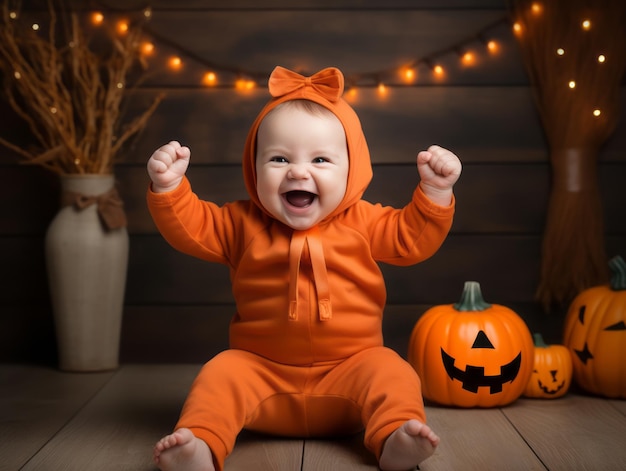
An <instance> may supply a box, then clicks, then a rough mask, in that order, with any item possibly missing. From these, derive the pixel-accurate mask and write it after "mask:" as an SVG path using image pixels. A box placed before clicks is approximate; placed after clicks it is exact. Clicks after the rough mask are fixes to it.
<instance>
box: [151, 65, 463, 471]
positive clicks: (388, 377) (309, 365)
mask: <svg viewBox="0 0 626 471" xmlns="http://www.w3.org/2000/svg"><path fill="white" fill-rule="evenodd" d="M269 89H270V93H271V94H272V96H273V97H274V98H273V99H272V100H271V101H270V102H269V103H268V104H267V105H266V106H265V107H264V108H263V110H262V111H261V112H260V114H259V116H258V117H257V119H256V120H255V121H254V123H253V125H252V128H251V129H250V132H249V134H248V138H247V141H246V147H245V150H244V154H243V173H244V179H245V183H246V188H247V190H248V193H249V196H250V200H249V201H237V202H233V203H227V204H225V205H224V206H222V207H218V206H217V205H215V204H214V203H211V202H206V201H201V200H199V199H198V198H197V196H196V195H195V194H194V193H192V191H191V186H190V184H189V181H188V180H187V179H184V180H183V182H182V183H181V184H180V185H179V187H178V188H176V189H175V190H173V191H171V192H168V193H158V194H157V193H153V192H152V191H148V205H149V208H150V211H151V213H152V216H153V218H154V221H155V223H156V224H157V226H158V228H159V230H160V231H161V233H162V234H163V236H164V237H165V238H166V239H167V241H168V242H169V243H170V244H171V245H172V246H174V247H175V248H177V249H178V250H180V251H182V252H185V253H187V254H190V255H193V256H195V257H198V258H201V259H204V260H208V261H211V262H218V263H223V264H226V265H227V266H228V267H229V268H230V278H231V282H232V287H233V294H234V297H235V301H236V305H237V306H236V307H237V312H236V314H235V315H234V317H233V319H232V322H231V326H230V347H231V349H230V350H227V351H225V352H222V353H221V354H219V355H217V356H216V357H215V358H213V359H212V360H210V361H209V362H208V363H207V364H206V365H205V366H204V368H203V369H202V371H201V372H200V374H199V375H198V377H197V378H196V381H195V382H194V384H193V386H192V389H191V391H190V394H189V396H188V398H187V401H186V402H185V406H184V408H183V411H182V413H181V418H180V420H179V422H178V424H177V428H180V427H187V428H190V429H191V430H192V432H193V433H194V435H195V436H196V437H199V438H201V439H203V440H204V441H206V443H207V444H208V445H209V447H210V448H211V451H212V453H213V456H214V462H215V465H216V467H217V469H219V470H221V469H222V468H223V463H224V459H225V457H226V456H227V455H228V453H230V451H231V450H232V448H233V446H234V443H235V439H236V437H237V434H238V433H239V432H240V430H241V429H242V428H248V429H252V430H257V431H262V432H268V433H275V434H280V435H287V436H319V435H333V434H335V435H336V434H343V433H354V432H356V431H358V430H360V429H362V427H363V426H364V425H365V445H366V446H367V447H368V448H369V449H370V450H371V451H372V452H373V453H374V454H375V455H376V457H377V458H379V457H380V454H381V452H382V447H383V445H384V441H385V439H386V438H387V437H388V436H389V435H390V434H391V432H393V431H394V430H395V429H396V428H398V427H399V426H400V425H402V424H403V423H404V422H406V421H407V420H409V419H413V418H415V419H418V420H420V421H422V422H425V415H424V408H423V402H422V396H421V388H420V382H419V378H418V377H417V375H416V374H415V372H414V370H413V369H412V368H411V367H410V366H409V365H408V364H407V363H406V362H405V361H404V360H402V359H401V358H400V357H399V356H398V355H397V354H396V353H395V352H393V351H391V350H389V349H387V348H385V347H383V338H382V315H383V308H384V305H385V299H386V292H385V285H384V280H383V278H382V274H381V272H380V269H379V267H378V264H377V263H378V262H386V263H391V264H395V265H410V264H415V263H417V262H420V261H422V260H424V259H426V258H428V257H430V256H431V255H432V254H433V253H435V252H436V251H437V249H438V248H439V247H440V245H441V243H442V242H443V240H444V239H445V237H446V235H447V233H448V231H449V229H450V226H451V224H452V216H453V212H454V202H453V203H452V204H451V205H450V206H449V207H441V206H437V205H435V204H434V203H432V202H430V200H428V198H427V197H426V196H425V195H424V194H423V193H422V191H421V189H420V188H419V187H417V188H416V189H415V191H414V193H413V198H412V201H411V202H410V203H409V204H408V205H407V206H405V207H404V208H402V209H394V208H390V207H383V206H381V205H378V204H377V205H373V204H370V203H368V202H366V201H364V200H362V199H361V197H362V195H363V193H364V191H365V189H366V188H367V186H368V184H369V182H370V180H371V177H372V168H371V162H370V156H369V151H368V148H367V144H366V141H365V136H364V135H363V131H362V129H361V125H360V122H359V119H358V117H357V115H356V113H355V112H354V110H352V108H351V107H350V106H349V105H348V104H347V103H346V102H345V101H344V100H343V99H342V98H341V95H342V93H343V75H342V74H341V72H340V71H339V70H338V69H335V68H328V69H324V70H322V71H321V72H318V73H317V74H315V75H313V76H312V77H302V76H301V75H299V74H296V73H295V72H291V71H289V70H287V69H283V68H281V67H277V68H276V69H275V70H274V72H273V73H272V75H271V77H270V80H269ZM299 99H301V100H309V101H313V102H315V103H318V104H320V105H322V106H324V107H326V108H328V109H329V110H330V111H332V112H333V113H334V114H335V115H336V116H337V117H338V118H339V120H340V121H341V123H342V125H343V128H344V130H345V133H346V142H347V147H348V155H349V160H350V169H349V173H348V181H347V189H346V193H345V196H344V198H343V201H342V202H341V203H340V205H339V206H338V207H337V208H336V209H335V211H333V212H332V213H331V214H330V215H329V216H328V217H326V218H325V219H324V220H323V221H321V222H320V223H319V224H318V225H316V226H314V227H312V228H310V229H308V230H304V231H297V230H294V229H292V228H290V227H287V226H285V225H284V224H282V223H281V222H279V221H277V220H275V219H273V218H272V217H271V216H270V215H269V213H268V212H267V211H266V210H265V209H264V208H263V206H262V205H261V203H260V201H259V198H258V195H257V191H256V166H255V147H256V136H257V130H258V128H259V125H260V123H261V121H262V119H263V118H264V117H265V116H266V115H267V113H268V112H269V111H271V110H272V109H274V108H275V107H276V106H277V105H279V104H280V103H283V102H285V101H288V100H299Z"/></svg>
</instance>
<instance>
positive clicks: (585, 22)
mask: <svg viewBox="0 0 626 471" xmlns="http://www.w3.org/2000/svg"><path fill="white" fill-rule="evenodd" d="M581 26H582V27H583V29H584V30H585V31H589V29H591V21H589V20H583V22H582V23H581Z"/></svg>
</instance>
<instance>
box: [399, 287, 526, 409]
mask: <svg viewBox="0 0 626 471" xmlns="http://www.w3.org/2000/svg"><path fill="white" fill-rule="evenodd" d="M533 349H534V347H533V340H532V337H531V335H530V331H529V330H528V327H527V326H526V324H525V323H524V321H523V320H522V318H521V317H519V316H518V315H517V314H516V313H515V312H514V311H512V310H511V309H509V308H507V307H505V306H501V305H498V304H488V303H486V302H485V301H484V300H483V297H482V294H481V291H480V285H479V284H478V283H477V282H474V281H468V282H466V283H465V287H464V289H463V293H462V296H461V300H460V301H459V302H458V303H456V304H454V305H452V304H446V305H441V306H435V307H432V308H431V309H429V310H427V311H426V312H425V313H424V314H423V315H422V317H420V319H419V320H418V321H417V323H416V324H415V327H414V328H413V332H412V334H411V340H410V344H409V352H408V360H409V363H411V365H412V366H413V368H415V370H416V371H417V373H418V374H419V376H420V378H421V380H422V393H423V395H424V397H425V398H426V399H429V400H431V401H434V402H436V403H439V404H442V405H448V406H457V407H496V406H503V405H506V404H509V403H511V402H513V401H515V400H516V399H517V398H518V397H519V396H521V394H522V393H523V392H524V389H525V388H526V385H527V384H528V380H529V378H530V375H531V373H532V369H533V355H534V352H533Z"/></svg>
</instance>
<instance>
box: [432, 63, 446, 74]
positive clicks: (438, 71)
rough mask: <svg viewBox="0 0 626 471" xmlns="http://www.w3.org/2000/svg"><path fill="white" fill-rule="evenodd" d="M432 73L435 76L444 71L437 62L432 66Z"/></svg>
mask: <svg viewBox="0 0 626 471" xmlns="http://www.w3.org/2000/svg"><path fill="white" fill-rule="evenodd" d="M433 73H434V74H435V75H436V76H437V77H442V76H443V74H444V73H445V71H444V70H443V67H441V66H440V65H439V64H437V65H436V66H435V67H433Z"/></svg>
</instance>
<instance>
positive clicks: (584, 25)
mask: <svg viewBox="0 0 626 471" xmlns="http://www.w3.org/2000/svg"><path fill="white" fill-rule="evenodd" d="M530 13H531V15H530V16H531V17H534V18H535V20H539V18H540V17H541V16H542V15H543V14H544V5H543V4H542V3H541V2H533V3H532V4H531V5H530ZM591 29H592V22H591V20H590V19H589V18H582V19H581V20H580V30H581V31H582V32H583V33H585V32H589V31H590V30H591ZM513 33H514V34H515V35H516V36H517V37H518V39H521V38H522V36H523V35H524V30H523V26H522V24H521V23H520V22H519V21H516V22H514V23H513ZM556 55H557V56H558V57H560V58H562V57H565V55H566V51H565V48H564V47H558V48H557V49H556ZM596 58H597V62H598V64H604V63H605V62H606V55H605V54H603V53H599V54H598V55H597V56H596ZM576 85H577V83H576V80H575V79H570V80H568V81H567V82H566V83H565V86H566V87H568V88H569V89H570V90H575V89H576ZM592 115H593V116H594V117H596V118H598V117H600V116H601V115H602V110H601V109H599V108H593V111H592Z"/></svg>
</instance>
